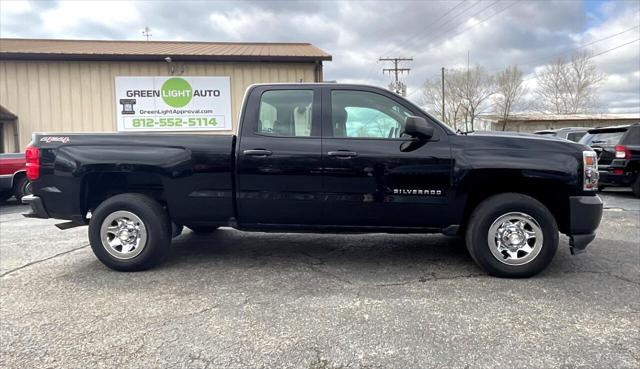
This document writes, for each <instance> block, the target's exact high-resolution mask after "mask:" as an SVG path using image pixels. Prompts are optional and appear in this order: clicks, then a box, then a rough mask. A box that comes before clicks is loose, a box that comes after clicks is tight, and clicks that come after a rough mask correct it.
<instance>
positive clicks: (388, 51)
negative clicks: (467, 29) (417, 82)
mask: <svg viewBox="0 0 640 369" xmlns="http://www.w3.org/2000/svg"><path fill="white" fill-rule="evenodd" d="M465 1H466V0H462V1H460V2H459V3H458V4H456V5H454V6H453V7H451V8H450V9H449V10H448V11H446V12H445V13H444V14H442V15H441V16H440V17H439V20H438V21H437V22H436V23H435V24H432V25H431V26H429V27H427V30H430V29H432V28H433V27H435V25H437V24H438V23H440V22H441V21H443V20H444V19H446V17H447V15H449V14H450V13H451V12H452V11H454V10H455V9H456V8H458V7H459V6H460V5H462V4H463V3H464V2H465ZM424 32H425V30H419V31H418V32H416V33H414V34H413V35H411V36H409V37H408V38H406V39H405V41H403V42H401V43H400V45H403V44H406V43H407V41H409V40H411V39H412V38H414V37H416V36H419V35H420V34H422V33H424ZM399 48H400V47H399V46H398V45H394V46H392V47H390V48H388V49H387V50H386V51H385V52H383V53H381V54H380V55H389V54H391V53H392V52H395V51H396V50H398V49H399ZM378 62H379V60H376V61H375V63H373V65H372V66H371V68H369V71H368V72H367V76H371V75H372V74H373V72H374V71H375V70H376V67H377V65H378Z"/></svg>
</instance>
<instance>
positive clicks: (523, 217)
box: [466, 193, 558, 278]
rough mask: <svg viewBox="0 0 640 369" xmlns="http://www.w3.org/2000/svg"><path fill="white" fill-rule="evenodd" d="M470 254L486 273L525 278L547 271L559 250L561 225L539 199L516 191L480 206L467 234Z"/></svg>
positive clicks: (474, 212) (471, 219) (470, 222)
mask: <svg viewBox="0 0 640 369" xmlns="http://www.w3.org/2000/svg"><path fill="white" fill-rule="evenodd" d="M466 244H467V250H469V254H471V257H472V258H473V259H474V260H475V262H476V263H477V264H478V265H479V266H480V267H481V268H483V269H484V270H485V271H486V272H487V273H489V274H491V275H494V276H497V277H505V278H526V277H530V276H533V275H535V274H538V273H539V272H541V271H542V270H544V269H545V268H546V267H547V266H548V265H549V263H551V260H552V259H553V257H554V256H555V254H556V251H557V249H558V225H557V224H556V220H555V218H554V217H553V215H552V214H551V213H550V212H549V210H548V209H547V208H546V207H545V206H544V205H543V204H542V203H540V202H539V201H538V200H536V199H534V198H532V197H530V196H526V195H522V194H517V193H504V194H499V195H495V196H491V197H489V198H488V199H486V200H484V201H483V202H481V203H480V205H478V207H477V208H476V209H475V210H474V211H473V213H472V214H471V217H470V219H469V226H468V228H467V233H466Z"/></svg>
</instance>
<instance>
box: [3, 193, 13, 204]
mask: <svg viewBox="0 0 640 369" xmlns="http://www.w3.org/2000/svg"><path fill="white" fill-rule="evenodd" d="M11 196H13V191H2V192H0V202H5V201H7V200H9V198H11Z"/></svg>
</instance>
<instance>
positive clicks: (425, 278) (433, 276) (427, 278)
mask: <svg viewBox="0 0 640 369" xmlns="http://www.w3.org/2000/svg"><path fill="white" fill-rule="evenodd" d="M483 276H486V274H484V273H470V274H462V275H452V276H447V277H442V276H438V275H437V274H436V273H430V274H429V275H426V276H422V277H420V278H418V279H411V280H408V281H404V282H394V283H381V284H376V287H394V286H406V285H408V284H412V283H416V282H420V283H424V282H427V281H445V280H453V279H467V278H476V277H483Z"/></svg>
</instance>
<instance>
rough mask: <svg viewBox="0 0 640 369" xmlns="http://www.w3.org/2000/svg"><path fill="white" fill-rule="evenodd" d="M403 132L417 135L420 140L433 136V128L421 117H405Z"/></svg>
mask: <svg viewBox="0 0 640 369" xmlns="http://www.w3.org/2000/svg"><path fill="white" fill-rule="evenodd" d="M404 133H406V134H408V135H411V136H413V137H417V138H419V139H422V140H428V139H430V138H431V137H433V133H434V129H433V127H432V126H430V125H429V123H427V120H426V119H424V118H422V117H415V116H411V117H407V118H406V119H405V121H404Z"/></svg>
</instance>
